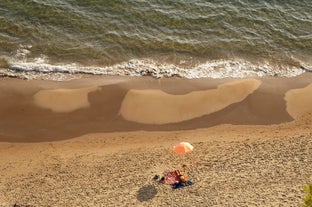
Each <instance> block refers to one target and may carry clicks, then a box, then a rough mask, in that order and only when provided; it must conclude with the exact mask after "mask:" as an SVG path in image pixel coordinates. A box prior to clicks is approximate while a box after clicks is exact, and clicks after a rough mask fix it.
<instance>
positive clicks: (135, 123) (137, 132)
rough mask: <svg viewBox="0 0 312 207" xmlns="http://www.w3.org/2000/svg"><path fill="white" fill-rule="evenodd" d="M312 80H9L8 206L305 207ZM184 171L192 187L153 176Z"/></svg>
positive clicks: (2, 179) (4, 168)
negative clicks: (190, 148)
mask: <svg viewBox="0 0 312 207" xmlns="http://www.w3.org/2000/svg"><path fill="white" fill-rule="evenodd" d="M311 80H312V75H311V74H304V75H301V76H298V77H294V78H273V77H272V78H268V77H267V78H258V79H239V80H237V79H196V80H186V79H179V78H171V79H158V80H157V79H152V78H149V77H141V78H134V77H105V78H90V79H88V78H86V79H81V80H75V81H68V82H49V81H38V80H36V81H25V80H19V79H7V78H3V79H1V80H0V115H1V120H0V141H1V142H0V166H1V170H0V184H1V185H0V206H1V207H2V206H13V204H15V203H16V204H19V205H31V206H64V205H67V206H301V204H302V199H303V197H304V192H303V187H302V186H303V185H304V184H306V183H311V182H312V176H311V172H312V164H311V163H312V156H311V154H312V141H311V140H312V139H311V138H312V99H311V83H312V81H311ZM134 112H135V113H134ZM180 141H188V142H190V143H192V144H193V145H194V147H195V148H194V152H193V153H191V154H188V155H185V156H180V155H179V156H178V155H175V154H174V153H173V152H172V146H173V145H174V144H176V143H178V142H180ZM180 168H184V170H185V171H186V173H187V174H188V176H189V178H190V179H192V181H193V182H194V184H193V185H192V186H189V187H185V188H182V189H177V190H173V189H171V188H170V186H168V185H164V184H160V183H158V182H156V181H154V180H153V179H152V178H153V176H154V175H156V174H157V175H162V173H163V172H165V171H170V170H174V169H180Z"/></svg>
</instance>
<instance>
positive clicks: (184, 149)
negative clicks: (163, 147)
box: [173, 142, 194, 154]
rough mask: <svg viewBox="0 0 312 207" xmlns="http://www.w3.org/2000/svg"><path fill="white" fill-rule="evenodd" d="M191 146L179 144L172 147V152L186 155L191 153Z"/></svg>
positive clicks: (184, 143) (186, 143) (183, 143)
mask: <svg viewBox="0 0 312 207" xmlns="http://www.w3.org/2000/svg"><path fill="white" fill-rule="evenodd" d="M193 148H194V147H193V146H192V145H191V144H190V143H188V142H180V143H179V144H176V145H175V146H174V147H173V151H174V152H175V153H177V154H186V153H191V152H192V151H193Z"/></svg>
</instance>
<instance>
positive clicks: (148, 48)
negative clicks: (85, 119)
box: [0, 0, 312, 78]
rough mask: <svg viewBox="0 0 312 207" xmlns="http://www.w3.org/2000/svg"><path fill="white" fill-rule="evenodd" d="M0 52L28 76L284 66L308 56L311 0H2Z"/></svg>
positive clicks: (226, 71)
mask: <svg viewBox="0 0 312 207" xmlns="http://www.w3.org/2000/svg"><path fill="white" fill-rule="evenodd" d="M0 58H1V61H2V62H7V64H8V65H7V66H6V64H2V65H5V67H4V66H2V67H4V68H5V69H2V70H1V74H3V75H7V74H11V75H13V76H14V74H15V75H16V74H20V73H23V74H25V73H27V74H29V76H34V77H35V78H36V77H37V76H35V74H38V73H45V74H47V73H52V74H58V73H61V74H67V73H78V74H79V73H89V74H100V75H114V74H120V75H146V74H147V75H150V74H152V75H155V74H156V75H155V76H157V74H158V75H160V76H161V75H162V74H165V76H172V75H178V76H183V77H190V78H192V77H219V76H220V77H226V76H234V77H235V76H241V77H244V76H249V75H252V76H253V75H259V76H261V75H281V76H291V75H296V74H300V73H301V72H302V68H306V69H310V68H311V65H312V0H300V1H299V0H275V1H274V0H264V1H259V0H229V1H228V0H215V1H205V0H192V1H189V0H179V1H178V0H162V1H158V0H131V1H125V0H0ZM0 66H1V64H0ZM7 68H9V70H7ZM185 69H186V70H185ZM192 74H193V75H192Z"/></svg>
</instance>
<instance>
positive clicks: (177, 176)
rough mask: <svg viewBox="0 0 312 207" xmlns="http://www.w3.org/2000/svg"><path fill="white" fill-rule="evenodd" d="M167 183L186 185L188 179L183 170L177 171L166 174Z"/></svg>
mask: <svg viewBox="0 0 312 207" xmlns="http://www.w3.org/2000/svg"><path fill="white" fill-rule="evenodd" d="M164 177H165V183H166V184H168V185H172V184H174V183H186V182H187V180H188V178H187V176H186V174H185V172H184V171H183V170H175V171H172V172H167V173H165V174H164Z"/></svg>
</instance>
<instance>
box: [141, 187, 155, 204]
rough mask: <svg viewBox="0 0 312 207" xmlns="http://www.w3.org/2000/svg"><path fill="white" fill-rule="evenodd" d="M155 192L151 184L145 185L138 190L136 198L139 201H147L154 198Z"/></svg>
mask: <svg viewBox="0 0 312 207" xmlns="http://www.w3.org/2000/svg"><path fill="white" fill-rule="evenodd" d="M156 194H157V190H156V188H155V186H153V185H145V186H143V187H141V188H140V189H139V190H138V194H137V199H138V200H139V201H140V202H143V201H148V200H150V199H152V198H154V197H155V196H156Z"/></svg>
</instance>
